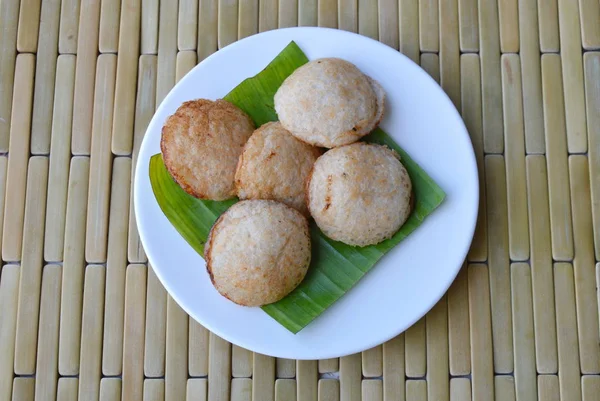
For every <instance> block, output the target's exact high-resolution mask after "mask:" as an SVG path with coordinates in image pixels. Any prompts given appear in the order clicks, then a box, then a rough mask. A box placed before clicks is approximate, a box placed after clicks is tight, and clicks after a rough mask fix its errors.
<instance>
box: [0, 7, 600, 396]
mask: <svg viewBox="0 0 600 401" xmlns="http://www.w3.org/2000/svg"><path fill="white" fill-rule="evenodd" d="M295 25H302V26H307V25H320V26H327V27H337V28H340V29H345V30H350V31H355V32H359V33H360V34H363V35H366V36H370V37H373V38H376V39H379V40H380V41H382V42H384V43H386V44H388V45H390V46H392V47H394V48H398V49H399V50H400V51H401V52H403V53H404V54H406V55H407V56H408V57H410V58H411V59H413V60H414V61H416V62H418V63H420V64H421V65H422V66H423V67H424V69H426V70H427V71H428V72H429V73H430V74H431V75H432V76H433V77H434V78H435V79H436V80H438V81H439V82H440V83H441V86H442V87H443V88H444V90H445V91H446V92H447V93H448V94H449V95H450V97H451V98H452V100H453V101H454V103H455V104H456V106H457V108H458V109H459V110H460V111H461V113H462V115H463V117H464V119H465V122H466V124H467V126H468V128H469V130H470V133H471V135H472V140H473V144H474V147H475V151H476V153H477V157H478V162H479V169H480V174H481V187H482V195H483V196H482V198H481V215H480V220H479V225H478V229H477V233H476V237H475V240H474V242H473V247H472V249H471V252H470V253H469V256H468V262H466V263H465V266H464V268H463V270H462V272H461V273H460V275H459V277H458V279H457V280H456V282H455V284H454V285H453V286H452V288H451V289H450V291H449V292H448V293H447V295H445V296H444V297H443V299H442V300H441V302H440V303H439V304H438V305H437V306H436V307H435V308H434V309H433V310H432V311H431V312H430V313H429V314H428V315H427V316H426V317H425V318H423V319H422V320H421V321H420V322H418V323H417V324H415V325H414V326H413V327H411V328H410V329H408V330H407V331H406V332H405V333H403V334H401V335H400V336H398V337H397V338H395V339H394V340H392V341H390V342H388V343H385V344H382V345H380V346H377V347H375V348H373V349H371V350H368V351H365V352H363V353H362V354H357V355H352V356H347V357H343V358H340V359H331V360H323V361H298V362H296V361H291V360H281V359H273V358H270V357H265V356H263V355H253V354H252V353H250V352H248V351H246V350H244V349H241V348H239V347H236V346H232V345H231V344H228V343H227V342H225V341H223V340H221V339H220V338H218V337H216V336H215V335H213V334H211V333H209V332H208V331H207V330H205V329H204V328H203V327H201V326H200V325H199V324H197V323H196V322H194V321H193V320H192V319H190V318H189V317H188V316H187V315H186V314H185V313H184V312H183V311H182V310H181V309H180V308H179V307H178V306H177V304H176V303H175V302H174V301H173V300H172V299H171V298H170V297H169V296H168V295H167V293H166V292H165V290H164V289H163V288H162V287H161V285H160V284H159V282H158V280H157V278H156V276H155V275H154V273H153V271H152V269H151V268H150V266H148V264H147V260H146V257H145V255H144V252H143V250H142V248H141V246H140V242H139V237H138V234H137V232H136V226H135V222H134V220H133V214H132V209H131V203H130V198H131V197H130V194H131V177H132V173H133V171H132V170H133V167H134V165H135V161H136V153H137V150H138V147H139V144H140V141H141V139H142V136H143V134H144V130H145V128H146V125H147V123H148V121H149V120H150V118H151V117H152V114H153V112H154V110H155V107H156V106H157V105H158V104H159V103H160V102H161V100H162V99H163V98H164V96H165V95H166V94H167V93H168V91H169V90H170V89H171V87H172V86H173V85H174V83H175V82H176V81H177V80H178V79H179V78H180V77H182V76H183V75H184V74H185V73H186V72H187V71H189V70H190V69H191V68H192V67H193V66H194V65H195V64H196V63H197V62H199V61H201V60H202V59H204V58H205V57H206V56H208V55H209V54H211V53H213V52H214V51H216V50H217V49H219V48H220V47H223V46H225V45H227V44H229V43H231V42H233V41H235V40H237V39H239V38H242V37H245V36H248V35H251V34H254V33H256V32H260V31H265V30H269V29H274V28H277V27H287V26H295ZM598 49H600V3H598V1H597V0H579V1H576V0H543V1H542V0H539V1H537V2H536V0H479V1H477V0H379V1H375V0H279V1H277V0H260V1H259V0H179V1H178V0H172V1H167V0H163V1H159V0H121V1H119V0H102V1H101V0H62V1H61V0H43V1H42V0H0V152H1V154H2V155H1V156H0V210H1V211H3V213H0V226H2V230H1V236H2V237H1V245H2V261H3V266H2V273H1V278H0V401H4V400H11V399H12V400H33V399H34V398H35V399H36V400H76V399H79V400H102V401H104V400H106V401H108V400H117V399H122V400H147V401H154V400H163V399H166V400H198V401H199V400H207V399H208V400H211V401H212V400H214V401H216V400H230V399H231V400H235V401H242V400H256V401H258V400H260V401H270V400H277V401H283V400H298V401H309V400H323V401H325V400H344V401H354V400H361V399H362V400H365V401H378V400H385V401H392V400H407V401H410V400H436V401H437V400H440V401H443V400H470V399H473V400H492V399H497V400H507V401H508V400H515V399H517V400H536V399H539V400H559V399H561V400H568V401H571V400H582V399H583V400H585V401H592V400H598V399H600V395H599V394H600V376H599V374H600V334H599V333H600V325H599V319H598V308H599V295H600V293H599V292H598V290H597V287H598V282H599V281H600V264H597V263H596V262H597V260H598V258H599V255H600V52H598ZM440 257H443V256H442V255H440Z"/></svg>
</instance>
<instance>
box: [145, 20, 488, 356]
mask: <svg viewBox="0 0 600 401" xmlns="http://www.w3.org/2000/svg"><path fill="white" fill-rule="evenodd" d="M292 40H293V41H295V42H296V43H297V44H298V46H299V47H300V48H301V49H302V50H303V51H304V52H305V54H306V55H307V56H308V58H309V59H315V58H319V57H341V58H343V59H346V60H348V61H350V62H352V63H354V64H356V65H357V66H358V67H359V68H360V69H361V70H362V71H363V72H365V73H366V74H368V75H370V76H371V77H373V78H375V79H376V80H378V81H379V82H380V83H381V84H382V85H383V87H384V89H385V90H386V94H387V99H386V102H387V104H386V115H385V118H384V120H383V121H382V123H381V127H382V128H383V129H384V130H385V131H386V132H387V133H388V134H389V135H391V136H392V137H393V138H394V140H395V141H396V142H397V143H398V144H399V145H400V146H401V147H402V148H404V150H406V151H407V152H408V154H409V155H411V157H412V158H413V159H414V160H415V161H416V162H417V163H419V164H420V166H421V167H422V168H423V169H424V170H425V171H427V173H428V174H429V175H430V176H431V177H432V178H433V179H434V180H435V181H436V182H437V183H438V185H440V186H441V187H442V189H443V190H444V191H445V192H446V199H445V200H444V202H443V203H442V205H441V206H440V207H439V208H438V209H437V210H435V211H434V212H433V214H431V215H430V216H429V217H428V218H427V219H426V220H425V222H424V224H422V225H421V226H420V227H419V228H418V229H417V230H416V231H415V232H413V233H412V234H411V235H410V236H409V237H408V238H407V239H405V240H404V241H402V242H401V243H400V244H399V245H397V246H396V247H395V248H394V249H392V250H391V251H390V252H389V253H387V254H386V255H385V256H384V257H383V258H382V259H381V260H380V261H379V262H378V263H377V264H376V265H375V266H374V267H373V269H372V270H371V271H370V272H369V273H368V274H367V275H366V276H365V277H363V278H362V279H361V280H360V281H359V282H358V284H357V285H356V286H355V287H354V288H352V289H351V290H350V291H349V292H348V293H347V294H346V295H345V296H343V297H342V298H341V299H340V300H339V301H337V302H336V303H335V304H334V305H333V306H332V307H330V308H329V309H328V310H326V311H325V313H323V314H322V315H321V316H319V317H318V318H317V319H315V320H314V321H313V322H312V323H310V324H309V325H308V326H307V327H305V328H304V329H303V330H301V331H300V332H299V333H298V334H295V335H294V334H292V333H291V332H289V331H288V330H286V329H285V328H284V327H283V326H281V325H280V324H279V323H277V322H276V321H275V320H273V319H272V318H271V317H269V316H268V315H267V314H266V313H265V312H263V311H262V309H260V308H246V307H241V306H237V305H235V304H233V303H232V302H230V301H228V300H227V299H225V298H223V297H222V296H220V295H219V294H218V292H217V291H216V290H215V289H214V288H213V286H212V284H211V282H210V280H209V277H208V275H207V272H206V268H205V262H204V260H203V259H202V257H201V256H200V255H199V254H198V253H196V252H195V251H194V250H193V249H192V248H191V247H190V246H189V245H188V243H187V242H186V241H185V240H184V239H183V238H182V237H181V236H180V235H179V233H178V232H177V231H176V230H175V228H174V227H173V226H172V225H171V224H170V222H169V221H168V220H167V218H166V217H165V216H164V215H163V213H162V212H161V210H160V208H159V205H158V203H157V202H156V199H155V197H154V194H153V192H152V188H151V186H150V180H149V177H148V163H149V160H150V157H151V156H152V155H154V154H156V153H159V152H160V147H159V143H160V133H161V127H162V125H163V123H164V121H165V119H166V118H167V116H169V115H170V114H172V113H174V112H175V110H176V109H177V107H179V105H180V104H181V103H182V102H184V101H186V100H190V99H195V98H208V99H217V98H220V97H222V96H224V95H225V94H227V93H228V92H229V91H230V90H231V89H233V88H234V87H235V86H237V85H238V84H239V83H240V82H241V81H243V80H244V79H246V78H248V77H251V76H253V75H255V74H257V73H258V72H260V71H261V70H262V69H263V68H264V67H265V66H266V65H267V64H268V63H269V62H271V61H272V60H273V58H274V57H275V56H277V54H278V53H279V52H281V51H282V50H283V49H284V48H285V47H286V46H287V45H288V44H289V43H290V41H292ZM134 185H135V188H134V191H135V193H134V197H135V199H134V202H135V213H136V218H137V224H138V228H139V233H140V237H141V240H142V243H143V245H144V248H145V250H146V253H147V255H148V260H149V262H150V264H151V265H152V267H153V268H154V271H155V272H156V274H157V276H158V278H159V279H160V281H161V282H162V284H163V285H164V286H165V288H166V289H167V291H168V292H169V294H170V295H171V296H172V297H173V298H174V299H175V301H176V302H177V303H178V304H179V305H180V306H181V307H182V308H183V309H184V310H185V311H186V312H187V313H188V314H190V315H191V316H192V317H193V318H194V319H196V320H197V321H198V322H200V323H201V324H202V325H203V326H204V327H206V328H207V329H209V330H211V331H212V332H214V333H215V334H217V335H218V336H220V337H222V338H224V339H225V340H227V341H229V342H232V343H234V344H236V345H239V346H241V347H244V348H247V349H250V350H252V351H255V352H259V353H262V354H267V355H271V356H277V357H283V358H294V359H321V358H331V357H338V356H342V355H348V354H351V353H356V352H360V351H363V350H365V349H368V348H371V347H373V346H376V345H378V344H380V343H382V342H384V341H387V340H389V339H391V338H393V337H394V336H396V335H398V334H399V333H401V332H402V331H404V330H406V329H407V328H408V327H410V326H411V325H412V324H414V323H415V322H416V321H417V320H418V319H420V318H421V317H422V316H424V315H425V314H426V313H427V311H429V310H430V309H431V308H432V307H433V306H434V305H435V304H436V302H437V301H438V300H439V299H440V298H441V297H442V296H443V295H444V293H445V292H446V290H447V289H448V287H449V286H450V284H451V283H452V281H453V280H454V278H455V277H456V275H457V273H458V271H459V270H460V268H461V265H462V263H463V261H464V259H465V257H466V254H467V251H468V249H469V247H470V244H471V240H472V238H473V233H474V230H475V223H476V218H477V212H478V199H479V189H478V176H477V165H476V161H475V155H474V152H473V147H472V144H471V141H470V138H469V135H468V133H467V131H466V129H465V126H464V124H463V121H462V119H461V117H460V115H459V114H458V112H457V110H456V108H455V107H454V106H453V104H452V102H451V101H450V99H449V98H448V96H446V94H445V93H444V92H443V91H442V89H441V88H440V86H439V85H438V84H437V83H436V82H435V81H434V80H433V79H431V78H430V77H429V75H427V73H425V71H424V70H422V69H421V68H420V67H419V66H418V65H416V64H415V63H413V62H412V61H411V60H410V59H408V58H407V57H405V56H403V55H402V54H400V53H399V52H398V51H396V50H393V49H392V48H390V47H388V46H386V45H383V44H381V43H379V42H377V41H374V40H372V39H369V38H366V37H363V36H359V35H356V34H353V33H349V32H345V31H341V30H333V29H324V28H289V29H282V30H274V31H268V32H265V33H261V34H258V35H254V36H250V37H248V38H245V39H243V40H240V41H238V42H235V43H233V44H231V45H229V46H227V47H225V48H223V49H221V50H220V51H218V52H217V53H215V54H213V55H212V56H210V57H208V58H207V59H205V60H204V61H202V63H200V64H199V65H197V66H196V67H195V68H194V69H193V70H192V71H190V72H189V73H188V74H187V75H186V76H185V77H184V78H183V79H182V80H181V81H179V83H178V84H177V85H176V86H175V87H174V88H173V90H171V92H170V93H169V94H168V95H167V96H166V98H165V99H164V101H163V102H162V103H161V105H160V106H159V108H158V109H157V111H156V114H155V115H154V117H153V118H152V121H151V122H150V125H149V126H148V130H147V132H146V136H145V138H144V141H143V143H142V146H141V149H140V153H139V158H138V163H137V170H136V174H135V184H134ZM149 313H152V311H149Z"/></svg>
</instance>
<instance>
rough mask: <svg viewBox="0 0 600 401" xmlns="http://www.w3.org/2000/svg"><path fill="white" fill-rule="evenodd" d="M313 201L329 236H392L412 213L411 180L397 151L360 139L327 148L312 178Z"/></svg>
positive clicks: (361, 241) (360, 240)
mask: <svg viewBox="0 0 600 401" xmlns="http://www.w3.org/2000/svg"><path fill="white" fill-rule="evenodd" d="M307 187H308V188H307V195H308V207H309V210H310V213H311V215H312V217H313V218H314V220H315V222H316V223H317V225H318V226H319V228H320V229H321V231H323V233H324V234H325V235H327V236H328V237H329V238H331V239H333V240H336V241H341V242H344V243H346V244H349V245H355V246H366V245H373V244H377V243H379V242H381V241H383V240H385V239H387V238H390V237H392V236H393V235H394V234H395V233H396V232H397V231H398V230H399V229H400V227H401V226H402V225H403V224H404V223H405V222H406V219H407V218H408V216H409V215H410V213H411V208H412V206H411V200H412V183H411V180H410V177H409V175H408V172H407V171H406V169H405V168H404V166H403V165H402V163H401V162H400V160H399V156H398V154H397V153H396V152H394V151H393V150H391V149H389V148H388V147H386V146H383V145H376V144H367V143H364V142H357V143H353V144H351V145H346V146H341V147H338V148H335V149H331V150H329V151H327V152H326V153H325V154H323V156H321V157H320V158H319V159H317V161H316V162H315V165H314V168H313V171H312V174H311V177H310V179H309V181H308V183H307Z"/></svg>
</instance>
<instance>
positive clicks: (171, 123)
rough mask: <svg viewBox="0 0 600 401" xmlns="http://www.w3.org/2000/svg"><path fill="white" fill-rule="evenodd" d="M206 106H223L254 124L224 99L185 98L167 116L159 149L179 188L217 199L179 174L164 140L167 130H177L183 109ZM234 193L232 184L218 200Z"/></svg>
mask: <svg viewBox="0 0 600 401" xmlns="http://www.w3.org/2000/svg"><path fill="white" fill-rule="evenodd" d="M206 106H213V107H215V106H217V107H223V108H224V109H226V110H227V112H229V113H239V114H240V115H241V116H243V117H245V118H246V119H247V120H248V121H249V122H250V123H251V125H252V126H254V122H253V121H252V119H251V118H250V117H249V116H248V115H247V114H246V113H245V112H244V111H243V110H242V109H240V108H239V107H237V106H236V105H234V104H233V103H231V102H228V101H227V100H224V99H217V100H214V101H212V100H208V99H194V100H187V101H185V102H183V103H182V104H181V105H180V106H179V107H178V108H177V110H176V111H175V113H173V114H172V115H170V116H169V117H167V119H166V121H165V123H164V125H163V127H162V129H161V138H160V150H161V153H162V156H163V163H164V165H165V167H166V169H167V171H168V172H169V174H170V175H171V177H172V178H173V180H175V182H176V183H177V184H178V185H179V186H180V187H181V189H183V190H184V191H185V192H186V193H188V194H189V195H192V196H193V197H195V198H198V199H205V200H217V199H212V198H211V197H210V196H209V195H208V194H206V193H203V192H201V191H199V190H197V189H196V188H194V187H193V186H191V185H190V184H189V183H188V182H187V180H186V179H185V177H184V176H183V175H182V174H180V173H179V172H178V171H177V169H176V168H174V167H173V165H172V160H175V159H176V158H177V155H171V152H170V151H169V146H167V144H166V141H167V140H168V136H169V132H170V131H172V130H177V125H178V124H179V120H180V119H181V118H183V116H182V114H183V112H184V110H186V109H192V110H193V111H198V112H199V111H200V110H202V109H203V108H204V107H206ZM172 156H173V157H172ZM234 184H235V183H234ZM235 194H236V190H235V185H234V186H233V188H232V189H231V191H229V193H228V194H227V197H226V198H224V199H218V200H225V199H230V198H232V197H233V196H235Z"/></svg>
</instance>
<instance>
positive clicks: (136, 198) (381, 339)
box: [132, 27, 480, 360]
mask: <svg viewBox="0 0 600 401" xmlns="http://www.w3.org/2000/svg"><path fill="white" fill-rule="evenodd" d="M281 31H297V32H300V35H301V34H302V31H306V32H308V31H320V32H327V31H334V32H335V33H336V34H343V35H346V36H348V37H351V38H352V37H360V38H361V40H366V41H367V42H370V46H378V47H384V48H386V49H385V51H388V52H389V50H393V51H395V52H396V53H397V54H396V56H399V57H400V58H403V59H404V61H405V62H408V63H410V64H412V65H413V66H416V67H417V68H418V70H420V72H421V75H422V76H423V77H424V79H428V80H430V81H432V82H433V83H434V84H435V85H436V86H437V87H438V88H437V89H438V92H439V95H441V96H442V97H443V98H445V101H446V103H448V105H449V106H450V107H449V112H451V113H453V114H455V115H456V116H457V117H458V120H457V121H458V122H459V125H460V127H459V128H460V131H461V133H462V135H464V136H466V139H467V142H468V144H469V145H470V146H469V152H468V153H469V155H470V156H471V157H470V159H471V166H472V167H474V172H475V179H474V182H473V183H472V185H474V188H473V190H474V194H473V195H474V198H473V199H472V201H473V203H474V207H471V208H470V211H471V217H473V216H474V218H472V219H471V220H472V224H471V225H470V226H469V229H468V230H465V232H468V235H465V238H468V242H467V245H466V246H465V249H463V251H462V252H460V255H462V256H461V260H462V262H461V263H459V264H458V265H457V266H451V265H450V266H449V267H451V268H452V274H448V276H447V277H448V280H447V281H446V282H445V283H444V285H443V288H444V290H443V291H440V293H439V294H437V296H436V297H434V298H432V299H431V302H430V303H426V302H424V303H423V304H427V306H426V307H424V308H420V309H423V310H424V312H423V313H422V314H420V316H417V317H416V318H415V319H413V321H412V322H410V323H408V324H406V325H405V327H402V326H401V325H398V326H397V330H395V331H394V333H391V335H386V336H373V337H372V338H373V339H372V340H371V341H369V340H364V341H362V342H360V343H359V344H358V346H356V344H357V343H356V342H355V346H354V347H347V352H345V353H342V354H340V353H328V352H327V351H326V350H325V352H319V353H318V354H316V355H315V353H313V354H311V355H308V356H304V355H299V354H296V353H293V352H292V353H284V354H281V353H270V352H269V351H268V349H267V348H268V347H265V346H262V347H253V348H254V349H253V348H249V347H248V346H247V345H244V344H243V343H241V342H240V341H236V340H238V339H240V337H243V336H234V337H236V338H232V336H230V335H229V334H228V332H226V331H223V330H220V329H219V327H215V326H212V325H210V324H205V323H203V322H202V321H201V319H198V317H197V314H196V313H195V312H194V311H193V310H192V308H189V307H188V305H187V304H186V303H185V302H181V301H180V298H179V296H178V294H177V292H176V291H174V290H173V289H172V288H170V286H169V285H168V283H167V282H166V280H165V279H164V276H163V272H162V270H161V269H157V268H155V266H156V264H155V263H153V262H152V259H153V257H152V256H151V255H152V254H153V253H154V251H152V250H149V249H148V248H146V246H145V244H146V240H147V239H146V238H145V237H146V234H145V231H144V230H143V229H142V228H141V227H140V224H141V223H140V221H141V219H140V218H139V213H140V208H141V206H140V205H139V203H140V202H141V200H140V196H141V194H140V191H142V190H141V189H140V185H141V184H140V181H141V180H140V179H139V177H138V176H139V175H140V174H141V171H142V170H143V169H140V168H139V167H140V165H141V163H142V160H143V159H144V158H142V157H140V156H141V155H142V153H146V152H143V149H145V148H146V146H149V145H147V142H148V141H149V140H148V138H149V135H148V133H149V131H150V129H151V128H154V129H156V128H155V127H153V126H154V125H156V122H155V121H154V120H155V119H156V118H157V115H158V114H160V113H161V111H162V109H163V108H164V107H166V105H167V104H168V103H169V101H168V100H169V98H170V97H171V96H172V95H173V93H174V92H175V88H176V87H178V86H182V85H185V83H186V81H187V80H188V79H190V77H191V76H192V75H193V74H192V73H193V72H194V71H195V70H196V69H198V68H200V66H201V65H202V64H203V63H205V62H207V61H209V60H211V59H213V58H215V57H218V56H219V53H222V52H223V51H230V50H231V49H232V48H235V47H239V46H243V45H244V43H245V42H246V41H249V40H256V37H257V36H268V35H273V34H274V33H276V32H281ZM293 40H294V39H291V40H290V41H293ZM267 63H268V62H267ZM251 76H252V75H249V76H248V78H250V77H251ZM238 84H239V83H238ZM236 85H237V84H235V85H234V87H235V86H236ZM232 89H233V88H232ZM223 96H224V95H223ZM135 168H136V170H135V175H134V182H133V183H132V185H133V202H134V207H133V209H134V210H133V211H134V214H135V220H136V227H137V230H138V236H139V238H140V242H141V243H142V245H143V246H144V252H145V254H146V257H147V267H148V268H151V269H153V271H154V273H155V274H156V277H157V278H158V280H159V282H160V283H161V285H162V286H163V287H164V289H165V291H166V292H167V294H168V295H170V296H171V298H173V300H174V301H175V302H176V303H177V304H178V305H179V307H181V308H182V309H183V311H184V312H186V313H187V314H188V315H189V316H190V317H191V318H192V319H194V320H196V321H197V322H198V323H199V324H201V325H202V326H203V327H205V328H206V329H207V330H209V331H210V332H212V333H214V334H216V335H218V336H219V337H221V338H222V339H224V340H226V341H228V342H230V343H231V344H235V345H238V346H240V347H244V348H246V349H248V350H250V351H252V352H258V353H261V354H264V355H269V356H273V357H279V358H289V359H297V360H314V359H328V358H337V357H342V356H346V355H351V354H354V353H358V352H362V351H365V350H367V349H370V348H372V347H374V346H377V345H379V344H383V343H385V342H387V341H389V340H391V339H393V338H394V337H396V336H398V335H399V334H401V333H403V332H405V331H406V330H407V329H408V328H410V327H411V326H412V325H414V324H415V323H416V322H417V321H418V320H420V319H421V318H423V317H425V315H427V313H429V312H430V311H431V309H433V307H434V306H435V305H436V304H437V303H438V302H439V301H440V300H441V299H442V297H443V296H444V295H445V294H447V292H448V289H449V288H450V286H451V285H452V283H453V282H454V281H455V280H456V278H457V276H458V274H459V273H460V271H461V269H462V268H463V266H464V265H465V262H466V258H467V255H468V252H469V249H470V248H471V244H472V242H473V239H474V235H475V231H476V227H477V222H478V215H479V212H480V210H479V202H480V177H479V176H480V171H479V168H478V165H477V160H476V155H475V149H474V145H473V141H472V139H471V136H470V134H469V131H468V129H467V127H466V124H465V121H464V120H463V117H462V115H461V114H460V112H459V110H458V109H457V108H456V106H455V105H454V103H453V102H452V100H451V98H450V97H449V95H448V94H447V93H446V91H445V90H443V88H442V87H441V85H440V84H439V83H438V82H437V81H435V80H434V79H433V78H432V77H431V76H430V75H429V74H428V73H427V72H426V71H425V70H424V69H423V67H421V66H420V65H419V64H417V63H416V62H414V61H413V60H412V59H410V58H409V57H407V56H406V55H404V54H402V53H401V52H400V51H398V50H397V49H394V48H392V47H390V46H388V45H386V44H385V43H382V42H379V41H377V40H375V39H373V38H370V37H367V36H364V35H360V34H358V33H355V32H350V31H345V30H341V29H335V28H327V27H287V28H278V29H273V30H269V31H265V32H261V33H256V34H253V35H250V36H247V37H245V38H243V39H240V40H237V41H235V42H232V43H231V44H229V45H227V46H225V47H223V48H221V49H219V50H218V51H216V52H214V53H212V54H211V55H209V56H208V57H206V58H205V59H203V60H202V61H201V62H200V63H198V64H196V65H195V66H194V67H193V68H192V69H191V70H190V71H188V72H187V73H186V74H185V75H184V76H183V77H182V78H181V79H180V80H179V81H178V82H176V83H175V84H174V85H173V87H172V88H171V89H170V90H169V91H168V92H167V94H166V95H165V96H164V98H163V99H162V101H161V103H160V104H159V105H158V107H156V105H155V110H154V112H153V114H152V118H151V119H150V120H149V121H148V126H147V127H146V130H145V131H144V136H143V139H142V141H141V143H140V147H139V151H138V157H137V160H136V165H135ZM428 174H429V173H428ZM152 195H153V196H152V198H153V202H157V201H156V198H155V196H154V194H153V193H152ZM442 204H443V203H442ZM159 209H160V207H159ZM434 213H435V211H434ZM163 217H164V216H163ZM183 241H184V242H185V240H183ZM186 244H187V243H186ZM187 245H189V244H187ZM318 318H319V317H317V319H318ZM407 321H408V320H407ZM370 338H371V337H370ZM267 343H268V342H267ZM263 344H265V343H263ZM291 349H292V350H293V349H294V347H291Z"/></svg>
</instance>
